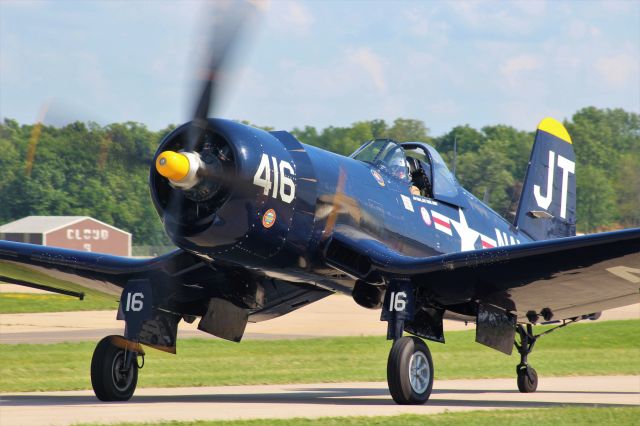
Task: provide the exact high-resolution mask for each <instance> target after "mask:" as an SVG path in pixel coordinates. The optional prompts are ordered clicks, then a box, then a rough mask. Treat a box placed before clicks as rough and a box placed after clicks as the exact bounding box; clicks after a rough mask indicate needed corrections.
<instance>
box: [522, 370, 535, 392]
mask: <svg viewBox="0 0 640 426" xmlns="http://www.w3.org/2000/svg"><path fill="white" fill-rule="evenodd" d="M527 369H528V370H529V373H528V374H527ZM536 389H538V373H536V370H534V369H533V368H532V367H522V368H520V369H518V390H519V391H520V392H522V393H532V392H535V391H536Z"/></svg>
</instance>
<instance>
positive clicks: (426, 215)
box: [420, 207, 431, 226]
mask: <svg viewBox="0 0 640 426" xmlns="http://www.w3.org/2000/svg"><path fill="white" fill-rule="evenodd" d="M420 215H421V216H422V220H424V223H426V224H427V226H431V216H429V211H428V210H427V209H426V208H424V207H420Z"/></svg>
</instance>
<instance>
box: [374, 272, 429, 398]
mask: <svg viewBox="0 0 640 426" xmlns="http://www.w3.org/2000/svg"><path fill="white" fill-rule="evenodd" d="M413 305H414V302H413V289H412V287H411V283H410V281H408V280H406V281H405V280H394V281H393V282H392V283H391V284H390V285H389V286H388V288H387V292H386V294H385V299H384V304H383V309H382V317H381V319H382V320H383V321H387V322H388V328H387V339H388V340H393V346H392V347H391V352H389V359H388V360H387V384H388V385H389V393H391V397H392V398H393V400H394V401H395V402H396V403H398V404H402V405H416V404H424V403H425V402H427V400H428V399H429V396H430V395H431V389H432V388H433V360H432V359H431V353H430V352H429V348H428V347H427V345H426V344H425V343H424V341H423V340H422V339H420V338H418V337H406V336H405V337H402V333H403V331H404V323H405V321H409V320H411V319H412V318H413Z"/></svg>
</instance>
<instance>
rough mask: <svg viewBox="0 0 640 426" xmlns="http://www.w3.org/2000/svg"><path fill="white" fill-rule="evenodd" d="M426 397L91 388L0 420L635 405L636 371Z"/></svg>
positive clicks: (12, 409) (29, 398)
mask: <svg viewBox="0 0 640 426" xmlns="http://www.w3.org/2000/svg"><path fill="white" fill-rule="evenodd" d="M433 388H434V391H433V393H432V395H431V399H430V400H429V401H428V402H427V404H426V405H421V406H399V405H396V404H395V403H394V402H393V401H392V400H391V397H390V396H389V393H388V390H387V386H386V383H378V382H370V383H323V384H298V385H268V386H224V387H202V388H163V389H149V388H147V389H144V388H143V389H138V390H137V391H136V394H135V396H134V397H133V398H132V400H131V401H129V402H126V403H100V402H99V401H98V400H96V398H95V397H94V396H93V393H92V392H91V391H73V392H30V393H12V394H3V395H0V423H2V424H3V425H14V426H21V425H24V426H34V425H38V426H41V425H70V424H73V423H79V422H82V423H85V422H100V423H118V422H125V421H126V422H152V421H160V420H185V421H186V420H215V419H227V420H230V419H259V418H292V417H323V416H391V415H398V414H408V413H413V414H434V413H441V412H444V411H469V410H498V409H518V408H535V407H555V406H573V407H581V406H582V407H583V406H589V407H592V406H594V405H597V406H637V405H640V376H607V377H543V378H541V381H540V385H539V389H538V391H537V392H536V393H533V394H521V393H519V392H518V391H517V389H516V384H515V379H483V380H437V381H436V382H435V383H434V387H433Z"/></svg>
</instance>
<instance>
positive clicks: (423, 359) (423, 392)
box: [387, 336, 433, 405]
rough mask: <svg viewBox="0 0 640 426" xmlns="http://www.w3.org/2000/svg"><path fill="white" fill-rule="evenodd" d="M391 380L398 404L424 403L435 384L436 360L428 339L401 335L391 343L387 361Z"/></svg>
mask: <svg viewBox="0 0 640 426" xmlns="http://www.w3.org/2000/svg"><path fill="white" fill-rule="evenodd" d="M387 384H388V385H389V392H390V393H391V397H392V398H393V400H394V401H395V402H396V403H397V404H401V405H416V404H424V403H425V402H427V400H428V399H429V396H430V395H431V389H432V388H433V361H432V359H431V353H430V352H429V348H428V347H427V345H426V344H425V343H424V341H423V340H422V339H420V338H418V337H407V336H405V337H401V338H399V339H398V340H396V341H395V342H393V346H392V347H391V352H389V359H388V361H387Z"/></svg>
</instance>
